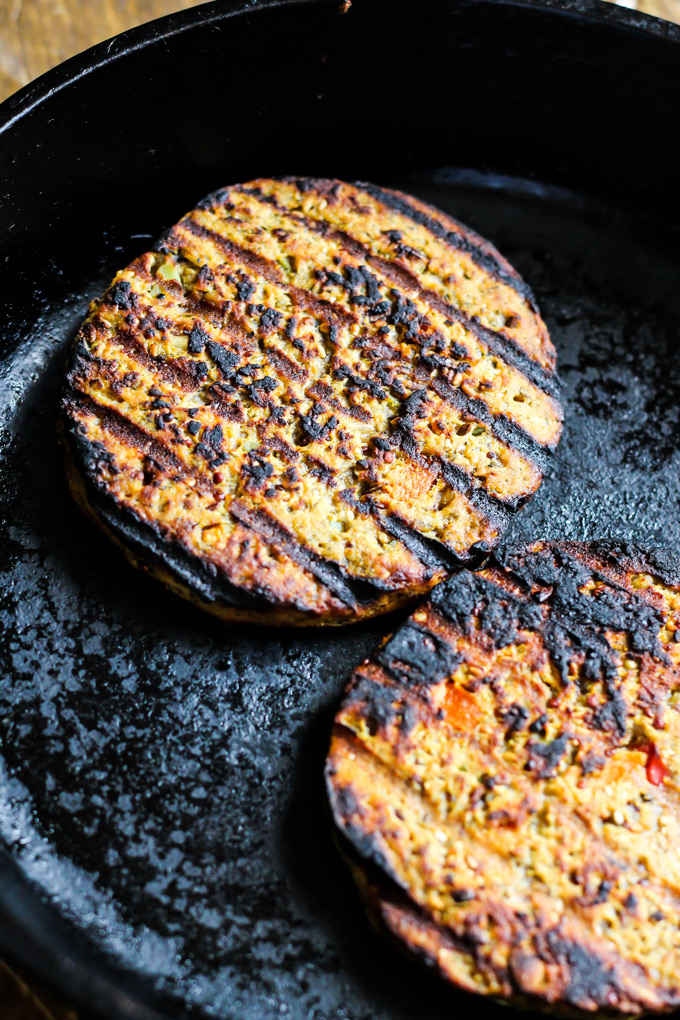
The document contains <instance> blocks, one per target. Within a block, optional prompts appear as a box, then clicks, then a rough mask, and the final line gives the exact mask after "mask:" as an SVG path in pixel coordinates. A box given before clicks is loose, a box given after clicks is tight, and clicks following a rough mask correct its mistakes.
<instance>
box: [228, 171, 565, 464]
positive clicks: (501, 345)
mask: <svg viewBox="0 0 680 1020" xmlns="http://www.w3.org/2000/svg"><path fill="white" fill-rule="evenodd" d="M234 191H237V192H239V193H240V194H244V195H248V196H250V197H252V198H254V199H255V200H257V201H260V202H261V203H262V204H263V205H269V206H271V207H272V208H274V209H276V210H277V211H279V212H280V213H281V214H282V215H284V216H286V217H289V218H290V219H291V220H292V221H293V223H294V224H295V225H296V226H304V227H305V228H306V229H307V230H309V231H311V232H313V233H315V234H318V235H320V236H322V237H324V238H327V239H335V240H336V241H338V242H339V243H340V245H341V246H343V247H344V248H345V249H346V250H347V251H348V252H349V253H351V254H352V255H353V256H354V257H355V258H360V259H362V260H363V261H366V262H368V263H369V264H370V265H371V266H372V267H373V268H374V269H375V270H376V271H377V272H379V273H380V274H381V275H382V276H383V278H384V279H383V281H382V282H383V283H385V282H389V283H394V284H396V285H397V286H395V287H393V288H392V292H393V295H395V296H396V297H397V302H398V303H399V305H400V306H401V307H406V306H407V305H408V299H407V298H406V296H405V295H404V294H403V293H402V290H403V289H405V290H407V291H411V292H412V293H415V295H416V296H417V297H418V298H420V299H421V301H422V302H423V303H424V304H425V305H426V306H428V307H429V308H430V310H433V309H434V310H436V311H438V312H439V313H441V314H442V315H445V316H448V317H449V318H450V319H452V320H453V321H455V322H457V323H459V324H460V325H461V327H462V328H463V329H464V330H465V332H467V333H469V334H471V335H472V336H474V337H475V338H476V340H477V341H478V342H479V344H480V346H481V348H482V350H483V351H484V350H487V352H488V353H491V354H495V355H496V356H497V357H498V358H499V359H500V360H501V361H502V362H504V363H505V364H507V365H509V366H511V367H512V368H514V369H516V370H517V371H518V372H519V373H520V375H521V376H523V377H524V378H525V380H526V381H527V382H529V383H531V384H532V385H534V386H536V387H537V388H538V389H539V390H541V391H542V392H543V393H544V394H546V395H548V396H550V397H552V398H556V396H557V394H558V381H557V379H556V376H555V375H554V372H548V371H546V370H545V369H543V368H542V366H541V365H540V364H539V363H538V362H537V361H535V360H533V359H532V358H531V357H529V355H528V354H527V353H526V351H524V350H523V349H522V348H521V347H520V346H519V344H517V343H516V342H515V341H514V340H513V339H512V337H509V336H507V335H506V334H504V333H501V332H497V331H494V330H491V329H489V328H488V327H486V326H484V325H482V324H481V323H480V322H478V321H476V320H475V318H474V317H471V316H469V315H467V314H465V313H464V312H463V311H461V310H460V309H458V308H455V307H454V306H452V305H450V304H448V303H447V302H446V301H444V300H443V299H442V298H441V297H440V296H439V295H438V294H436V293H435V292H433V291H431V290H428V289H426V288H424V287H423V286H422V284H421V281H420V280H419V278H418V277H417V275H416V274H415V273H413V272H412V271H411V270H410V269H407V268H405V267H403V266H401V265H399V264H398V263H391V262H389V261H387V260H386V259H384V258H380V257H378V256H374V255H373V254H372V253H371V252H370V251H369V250H368V249H367V248H366V247H365V246H364V245H363V244H362V243H361V242H360V241H358V240H357V239H356V238H354V237H351V236H350V235H348V234H347V233H346V232H345V231H341V230H333V229H332V228H331V227H330V226H329V225H328V223H327V222H326V221H325V220H323V219H321V220H317V219H313V218H311V217H309V216H306V215H303V214H302V213H299V212H297V211H295V210H290V209H288V208H287V207H286V206H285V205H283V204H282V203H281V202H280V201H278V199H277V198H276V196H275V195H269V194H264V193H263V192H262V190H261V189H260V188H257V187H254V188H237V189H234ZM308 191H311V192H312V193H313V194H314V193H315V192H314V191H313V189H308ZM352 272H353V273H354V274H355V276H356V277H357V282H358V283H359V284H361V283H362V282H367V284H368V285H369V286H370V274H367V273H365V272H364V273H363V274H362V269H361V267H360V268H354V269H353V270H352ZM334 275H335V276H337V279H338V282H339V283H342V284H343V285H344V281H343V278H342V277H341V276H340V274H334ZM374 297H375V301H378V299H379V297H380V294H379V293H376V294H375V295H374ZM352 300H354V301H356V300H357V298H356V297H353V299H352ZM367 301H368V299H367ZM374 303H375V302H374ZM386 303H387V304H389V302H386ZM361 310H362V309H361V306H359V311H360V312H361ZM368 310H369V314H372V311H371V308H370V303H369V309H368ZM481 403H484V401H483V400H482V401H481ZM515 428H519V431H520V432H522V433H524V430H523V429H521V427H520V426H517V425H515ZM524 434H525V433H524ZM528 438H529V440H531V439H532V437H531V436H529V437H528ZM534 442H536V441H535V440H534ZM538 445H540V444H538Z"/></svg>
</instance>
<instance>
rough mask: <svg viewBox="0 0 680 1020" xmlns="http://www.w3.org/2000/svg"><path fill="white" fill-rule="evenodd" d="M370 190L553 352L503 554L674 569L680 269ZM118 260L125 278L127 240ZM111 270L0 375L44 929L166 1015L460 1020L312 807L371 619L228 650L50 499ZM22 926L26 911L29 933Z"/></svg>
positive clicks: (600, 215)
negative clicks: (486, 253) (405, 210)
mask: <svg viewBox="0 0 680 1020" xmlns="http://www.w3.org/2000/svg"><path fill="white" fill-rule="evenodd" d="M331 169H332V168H331ZM214 183H215V184H216V185H218V184H219V183H221V182H219V181H215V182H214ZM379 183H384V184H386V185H389V186H393V187H398V188H402V189H404V190H406V191H409V192H413V193H415V194H417V195H418V196H419V197H421V198H423V199H424V200H426V201H429V202H432V203H434V204H435V205H438V206H441V207H442V208H443V209H445V210H446V211H448V212H451V213H452V214H453V215H455V216H457V217H458V218H460V219H461V220H463V222H465V223H469V224H470V225H471V226H472V227H473V228H475V229H476V230H478V231H479V232H480V233H482V234H483V235H485V236H488V237H490V238H491V239H492V240H493V241H494V243H496V244H497V245H498V246H499V247H500V248H501V250H503V252H505V253H507V255H508V257H509V258H510V260H511V261H512V262H513V264H514V265H516V266H517V268H518V270H519V271H520V272H521V273H522V275H523V276H524V277H525V279H526V280H527V281H528V282H529V283H530V285H531V286H532V287H533V289H534V290H535V292H536V294H537V296H538V300H539V303H540V306H541V310H542V312H543V314H544V316H545V318H546V321H547V325H548V328H549V330H550V332H551V335H552V337H553V340H554V342H555V345H556V347H557V349H558V358H559V361H558V367H559V372H560V375H561V377H562V380H563V384H564V392H563V395H564V400H565V405H566V430H565V434H564V437H563V440H562V443H561V446H560V449H559V452H558V456H557V459H556V462H555V464H554V467H553V472H552V475H551V476H550V477H549V478H547V479H546V481H545V483H544V485H543V488H542V489H541V491H540V493H539V494H538V496H537V497H536V498H535V499H534V501H533V502H532V503H531V504H530V505H529V506H528V507H527V508H526V510H525V511H524V512H523V513H522V514H521V515H520V516H519V518H518V519H517V521H516V522H515V525H514V527H513V529H512V532H511V535H510V539H511V540H513V541H520V540H529V539H531V538H537V537H540V538H545V539H550V538H562V539H588V538H613V539H632V538H633V537H634V538H635V540H636V541H637V542H638V543H641V544H643V545H644V544H666V545H670V546H673V547H674V548H678V544H679V540H680V519H679V518H680V515H679V514H678V501H679V498H680V470H679V468H680V420H679V417H678V408H679V407H680V383H679V382H678V379H680V373H679V372H678V366H677V360H678V359H677V355H676V351H675V337H676V335H677V326H678V319H679V317H680V316H679V315H678V312H679V311H680V309H678V306H677V299H674V298H673V294H672V288H673V273H674V272H675V273H676V274H677V268H678V267H677V265H674V264H673V262H672V261H671V258H670V256H666V254H665V253H664V250H663V247H662V245H661V242H660V241H659V240H658V239H655V238H653V237H651V236H650V235H649V231H648V230H646V231H643V230H642V228H640V229H637V228H635V227H634V226H632V225H631V223H630V222H629V221H628V220H627V219H626V218H625V217H624V216H622V215H620V214H615V213H614V212H612V211H610V210H607V209H604V208H600V207H598V206H596V205H595V204H590V203H589V202H588V201H586V200H585V199H582V198H579V197H578V196H573V195H570V194H566V193H561V192H556V191H553V190H549V189H542V188H540V187H538V186H536V185H529V184H523V183H522V182H513V181H503V180H498V179H485V178H482V177H475V176H470V175H467V176H466V175H460V174H454V173H447V172H445V171H442V172H440V173H438V174H433V175H429V176H427V177H424V176H420V177H418V178H414V177H410V178H407V179H402V180H394V179H393V180H386V181H383V182H379ZM200 191H201V188H200V187H197V189H196V193H197V194H199V193H200ZM158 227H159V229H160V227H162V224H158ZM127 243H128V249H126V254H127V252H128V251H129V253H130V254H131V255H134V250H135V245H137V247H138V248H139V250H141V249H142V247H143V245H144V243H145V242H144V241H132V242H130V241H128V242H127ZM109 256H110V261H108V262H107V264H106V265H104V264H103V263H102V266H101V275H97V277H96V278H91V279H85V278H83V279H82V280H80V281H79V283H78V284H77V287H74V288H73V289H71V288H70V287H69V290H68V292H66V291H65V292H64V293H63V294H62V295H60V300H59V302H58V304H55V303H54V302H52V303H51V304H49V305H48V304H46V305H45V306H44V307H43V308H42V309H41V308H40V307H37V306H36V307H37V311H36V319H35V320H33V321H27V325H26V331H25V337H24V341H23V343H22V345H21V346H20V347H19V348H18V349H17V350H16V353H15V355H14V357H13V359H12V361H11V362H7V363H5V364H4V365H3V366H2V368H3V375H4V377H5V378H6V379H7V380H8V382H9V386H8V387H7V388H6V389H7V394H6V396H5V395H3V398H2V399H3V404H4V407H3V411H4V413H5V415H6V420H7V426H6V429H5V436H6V438H5V440H4V442H3V447H2V450H3V452H2V462H1V468H0V471H1V474H0V485H1V487H2V492H3V495H4V496H5V498H4V500H3V514H4V515H5V516H6V519H5V521H3V525H2V526H3V529H4V531H5V533H8V534H9V535H10V540H9V541H8V542H7V543H6V544H5V545H4V547H3V548H2V550H1V555H2V582H1V583H0V590H1V591H2V592H3V595H2V603H1V604H0V606H1V608H0V612H1V617H0V620H1V622H2V628H3V631H4V636H3V637H2V646H1V648H0V654H1V655H2V658H3V661H4V662H5V663H7V664H9V670H8V673H7V675H6V677H4V678H3V679H2V680H0V712H1V715H2V718H3V723H4V725H3V730H4V732H5V733H6V738H5V741H4V745H3V754H4V760H5V764H4V765H3V772H2V776H1V778H0V834H1V835H2V837H3V838H4V840H5V841H6V842H7V843H8V844H9V846H10V847H11V853H12V856H13V858H14V860H15V862H16V863H17V865H18V867H19V870H20V871H21V872H22V873H23V875H24V876H25V877H26V878H28V880H29V881H30V882H32V883H33V886H34V888H37V891H38V892H39V894H40V896H41V897H42V898H43V899H45V900H48V901H51V902H52V903H53V904H54V908H55V910H56V912H57V913H58V914H59V915H60V916H61V918H63V919H65V920H64V924H65V925H66V932H65V934H64V935H63V938H64V939H65V940H66V942H69V940H71V941H73V940H75V941H74V945H75V946H76V949H75V951H76V952H80V953H82V954H85V955H86V956H87V954H93V962H92V966H93V967H94V968H99V969H101V970H102V973H104V972H106V970H107V968H109V967H110V966H111V965H112V964H117V965H122V966H123V967H125V968H126V970H128V971H130V972H131V973H132V977H123V978H120V983H121V985H122V986H124V987H128V988H129V990H130V992H131V994H132V995H133V997H139V996H141V997H142V998H144V997H146V998H149V997H150V998H153V999H154V1001H157V1002H161V1003H165V1005H163V1007H162V1008H163V1009H164V1010H165V1011H166V1012H167V1013H168V1014H169V1015H171V1014H172V1012H173V1011H176V1010H175V1006H173V1004H172V1003H173V1002H174V1003H181V1004H183V1006H184V1008H188V1007H200V1006H203V1007H205V1011H206V1012H207V1013H208V1014H209V1015H212V1016H217V1017H227V1016H229V1017H231V1016H234V1017H238V1018H239V1020H250V1018H253V1020H255V1018H257V1020H269V1018H273V1017H280V1016H285V1017H288V1018H291V1020H297V1018H299V1020H303V1018H309V1020H340V1018H352V1020H388V1018H389V1020H407V1018H414V1020H415V1018H417V1020H425V1017H427V1020H438V1018H440V1017H442V1018H443V1017H444V1016H447V1017H448V1016H450V1012H451V1009H452V1006H454V1005H455V1004H456V1002H458V1003H460V1000H459V999H457V998H456V997H455V995H453V993H450V992H449V991H448V989H445V988H442V987H440V986H439V984H438V983H437V982H436V980H435V979H434V978H432V977H429V976H428V975H427V974H426V973H424V972H423V973H421V972H420V971H419V969H418V968H417V967H416V966H415V965H413V964H411V963H410V962H408V961H402V960H401V959H400V958H399V956H398V954H397V953H396V952H395V950H394V949H393V948H392V947H390V946H389V945H386V944H383V943H382V941H381V940H380V939H379V938H377V937H376V936H375V935H373V934H372V932H371V930H370V928H369V926H368V923H367V922H366V920H365V918H364V917H363V915H362V911H361V907H360V905H359V900H358V898H357V896H356V894H355V892H354V890H353V888H352V885H351V882H350V880H349V878H348V877H347V876H346V874H345V868H344V865H343V864H342V862H341V861H340V860H339V857H338V854H337V851H336V849H335V848H334V846H333V843H332V838H331V835H330V826H329V821H328V818H327V815H326V808H325V801H324V794H323V783H322V771H323V761H324V757H325V753H326V749H327V742H328V739H329V733H330V724H331V719H332V716H333V713H334V711H335V709H336V706H337V703H338V699H339V697H340V694H341V691H342V689H343V686H344V683H345V680H346V677H347V675H348V674H349V672H350V670H351V669H352V667H353V666H354V665H356V664H357V663H358V662H359V661H360V660H361V658H363V657H364V656H365V655H366V654H368V653H369V652H370V651H371V650H372V649H374V648H375V647H376V646H377V644H378V642H379V640H380V637H381V635H382V633H383V632H384V630H385V628H386V627H387V626H388V625H389V628H390V629H392V626H393V623H394V618H392V619H391V620H389V621H383V622H376V623H371V624H366V625H362V626H360V627H358V628H353V629H351V630H349V631H343V632H340V633H325V634H309V633H305V634H296V633H292V632H282V631H279V632H272V633H268V632H267V631H266V630H263V629H261V628H260V629H258V630H247V629H246V628H243V627H239V628H238V629H234V630H229V629H228V628H226V627H223V626H221V625H220V624H219V623H216V622H213V621H211V620H209V619H204V618H203V616H202V615H201V614H200V613H199V612H198V611H194V610H193V609H192V608H191V607H190V606H188V605H185V604H184V603H183V602H182V601H180V600H179V599H177V598H173V597H172V596H171V595H170V594H168V593H166V592H164V591H163V590H161V589H160V588H159V586H157V585H156V584H154V583H153V582H152V581H150V580H148V579H146V578H144V577H140V576H139V575H138V574H136V573H135V572H134V571H133V570H132V569H131V568H130V567H129V566H128V565H127V564H126V562H125V561H124V559H123V557H122V555H121V554H120V553H119V552H118V551H116V550H115V549H113V548H111V547H110V546H109V543H108V542H107V541H106V540H105V539H104V538H103V537H101V536H100V535H99V534H98V533H97V532H96V530H95V529H94V528H93V527H91V526H90V525H89V524H87V523H86V522H85V521H84V520H83V519H82V517H81V516H80V514H79V512H78V511H77V509H76V508H75V507H74V506H73V505H72V503H71V501H70V498H69V496H68V492H67V487H66V484H65V481H64V478H63V469H62V464H61V461H60V458H59V453H58V449H57V441H56V436H55V431H54V423H55V418H56V406H57V394H58V388H59V381H60V376H61V372H62V369H63V364H64V360H65V357H66V352H67V349H68V346H69V343H70V340H71V339H72V335H73V331H74V329H75V327H76V325H77V323H78V322H79V320H80V318H81V317H82V315H83V313H84V311H85V309H86V307H87V303H88V301H89V299H90V298H91V297H92V296H93V295H94V294H96V293H98V292H99V290H100V289H101V287H102V285H104V284H105V283H106V282H107V279H108V278H109V277H110V274H111V270H112V269H113V268H115V265H116V264H118V263H119V262H120V261H121V258H120V255H119V254H112V253H109ZM676 278H677V277H676ZM676 289H677V288H676ZM57 307H58V311H55V309H56V308H57ZM36 909H37V908H36ZM23 923H24V924H25V925H26V926H27V928H29V929H30V928H31V926H32V925H36V924H38V923H40V922H39V914H37V913H36V914H35V915H32V914H31V912H30V910H29V909H28V908H26V909H25V910H24V914H23ZM83 935H84V937H85V941H84V942H83V941H82V940H81V936H83ZM69 944H70V942H69ZM79 947H80V948H79ZM94 947H96V949H95V948H94ZM20 952H21V948H20V947H19V948H17V953H18V954H20ZM107 957H108V960H107ZM136 979H142V982H143V988H145V989H146V990H147V991H146V992H144V991H142V992H139V991H138V987H137V983H136ZM424 1002H426V1003H427V1008H426V1010H425V1009H424V1006H423V1003H424ZM178 1008H179V1007H178ZM489 1009H491V1010H494V1009H496V1007H489ZM121 1015H122V1014H121ZM502 1015H503V1016H504V1017H507V1016H508V1014H507V1011H504V1012H503V1014H502Z"/></svg>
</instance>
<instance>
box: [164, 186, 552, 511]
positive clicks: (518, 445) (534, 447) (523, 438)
mask: <svg viewBox="0 0 680 1020" xmlns="http://www.w3.org/2000/svg"><path fill="white" fill-rule="evenodd" d="M247 193H248V194H250V193H251V189H247ZM183 225H184V224H183ZM203 230H205V231H207V234H209V237H210V240H212V241H213V242H214V243H215V244H218V238H221V237H222V235H219V234H217V233H216V232H215V231H210V230H208V228H204V227H201V231H203ZM230 245H231V242H227V247H226V249H225V250H227V251H231V247H230ZM254 258H257V259H261V256H258V255H255V256H254ZM263 261H266V260H263ZM267 264H268V277H267V278H268V279H270V280H272V281H274V280H276V278H277V276H278V275H279V272H278V267H276V266H275V264H274V263H272V262H269V261H267ZM309 298H310V299H311V301H312V302H313V301H314V300H316V299H315V297H314V295H309ZM306 303H309V300H308V301H307V302H306ZM395 353H396V354H397V355H398V356H399V357H400V359H401V360H402V361H403V357H402V356H401V355H400V353H399V352H395ZM365 385H367V386H370V385H371V383H370V380H365ZM431 385H432V387H433V388H434V389H435V391H436V392H438V393H439V394H440V395H441V396H442V397H444V398H445V399H447V400H448V401H449V402H451V403H453V404H454V406H456V407H458V408H459V409H460V410H462V411H464V412H465V413H467V414H470V415H472V416H473V417H474V419H475V420H476V421H478V422H483V423H484V424H485V425H487V427H488V428H489V429H490V430H491V431H492V432H493V433H494V435H496V436H497V438H498V439H499V440H500V441H501V442H503V443H504V445H506V446H508V447H510V448H511V449H513V450H515V451H516V452H519V453H521V455H522V456H524V457H526V458H527V459H528V460H531V461H532V463H534V464H536V465H537V466H540V467H541V468H543V467H544V466H545V461H546V455H545V451H544V449H543V447H542V446H541V445H540V443H538V442H537V441H536V440H534V439H533V437H531V436H530V435H529V434H527V433H526V432H525V431H524V430H523V429H521V428H519V427H518V426H517V425H515V423H513V422H512V421H510V420H509V419H507V418H506V417H505V416H503V415H499V414H494V413H492V412H491V411H490V410H489V409H488V407H487V405H486V404H485V403H484V402H483V401H482V400H476V399H474V398H470V397H468V396H466V395H465V394H463V393H462V392H461V391H460V390H459V389H457V388H456V387H452V386H449V385H447V384H446V383H444V381H443V380H435V381H434V383H432V384H431ZM449 476H450V477H451V478H453V477H455V478H456V482H455V484H454V487H455V488H457V489H458V491H461V492H463V491H464V488H463V487H462V485H461V478H460V469H458V470H457V469H456V468H455V467H454V466H452V467H451V469H450V471H449ZM469 478H470V482H472V476H469ZM472 491H473V492H474V497H473V505H474V506H475V507H476V508H477V509H481V510H483V511H485V513H486V515H487V516H491V518H492V519H494V520H495V521H497V522H498V523H499V524H502V523H503V522H504V520H505V511H506V510H507V509H508V506H509V505H510V504H507V505H506V506H505V507H504V505H503V502H504V501H502V500H497V499H495V497H493V496H492V495H490V494H489V495H488V498H487V499H485V498H484V494H483V492H482V491H481V490H479V489H474V490H472ZM527 498H528V497H527ZM523 501H524V500H522V502H523ZM517 505H519V504H517ZM513 508H514V507H513ZM489 510H491V513H490V514H489Z"/></svg>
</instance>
